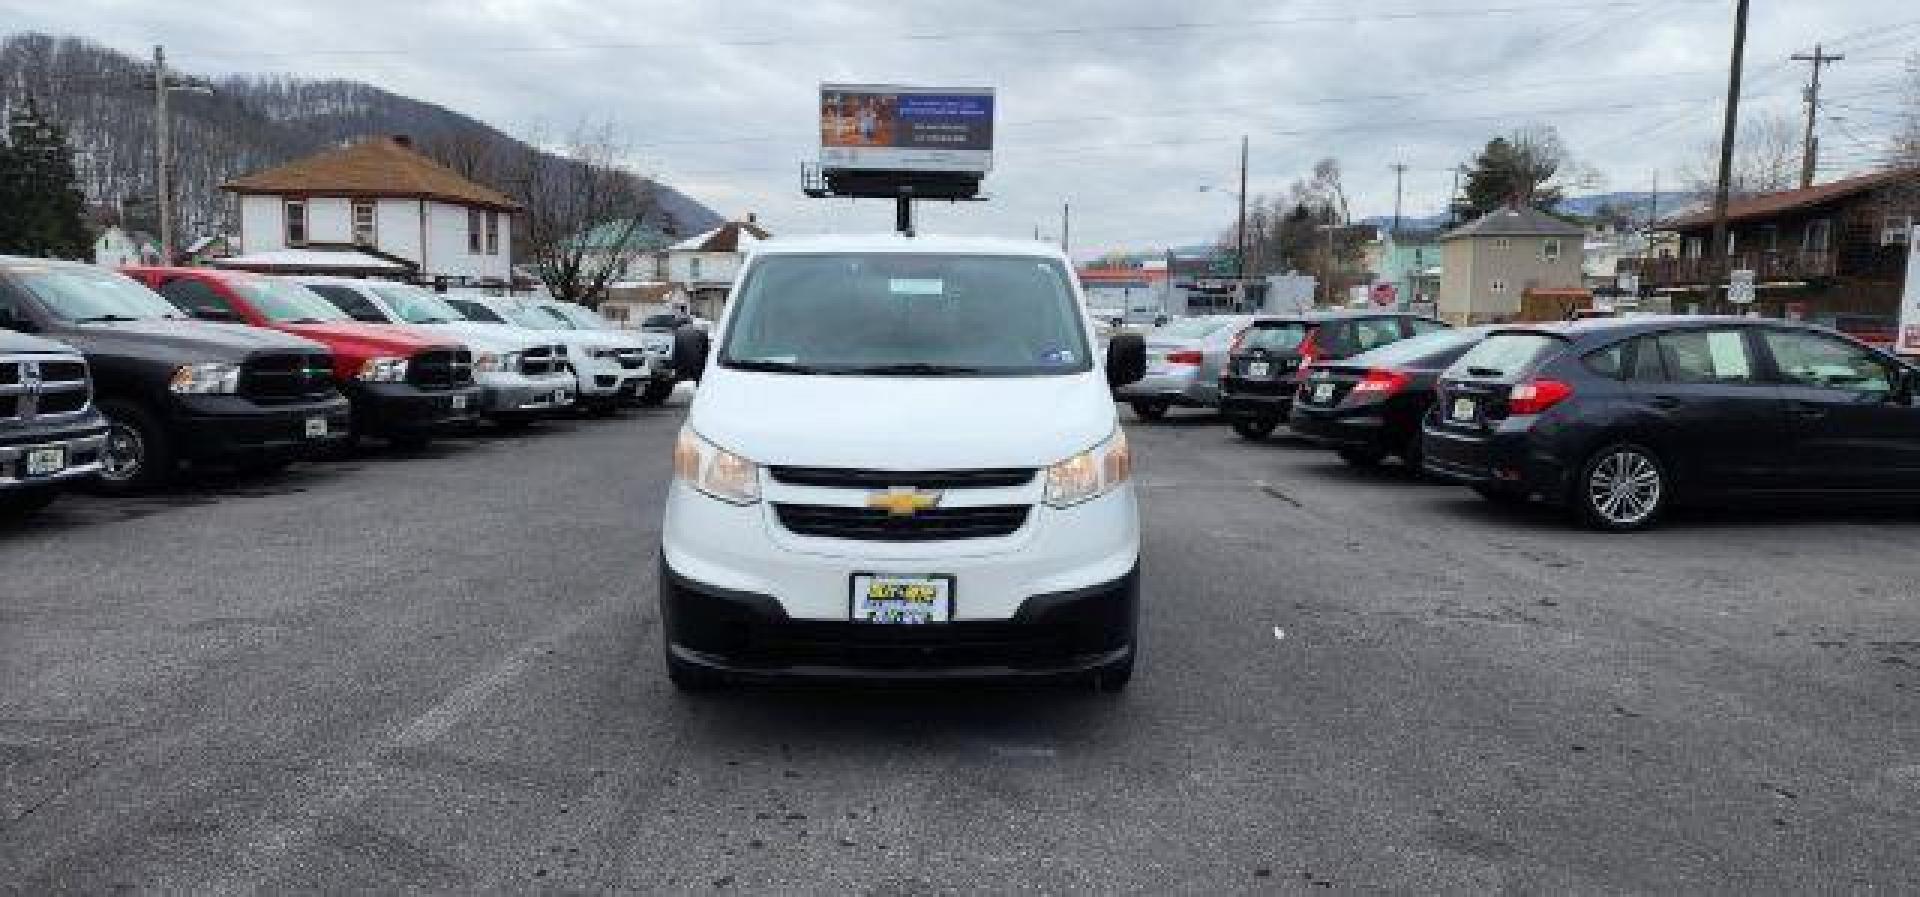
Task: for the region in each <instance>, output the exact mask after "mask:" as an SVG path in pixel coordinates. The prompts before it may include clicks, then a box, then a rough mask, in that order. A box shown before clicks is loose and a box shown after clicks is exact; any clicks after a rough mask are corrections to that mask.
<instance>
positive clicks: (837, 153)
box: [820, 84, 993, 174]
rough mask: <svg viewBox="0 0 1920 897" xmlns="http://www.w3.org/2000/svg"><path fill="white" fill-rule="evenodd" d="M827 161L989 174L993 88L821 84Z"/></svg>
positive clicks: (835, 165)
mask: <svg viewBox="0 0 1920 897" xmlns="http://www.w3.org/2000/svg"><path fill="white" fill-rule="evenodd" d="M820 167H821V168H824V169H863V170H869V171H962V172H976V173H982V174H984V173H986V172H987V171H988V170H989V169H991V168H992V167H993V88H990V87H897V86H893V85H884V84H822V85H820Z"/></svg>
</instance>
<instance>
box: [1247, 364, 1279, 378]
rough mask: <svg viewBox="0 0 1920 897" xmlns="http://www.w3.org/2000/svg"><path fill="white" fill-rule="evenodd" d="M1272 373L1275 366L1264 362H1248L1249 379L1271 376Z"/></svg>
mask: <svg viewBox="0 0 1920 897" xmlns="http://www.w3.org/2000/svg"><path fill="white" fill-rule="evenodd" d="M1272 371H1273V366H1272V365H1270V364H1268V363H1266V362H1264V361H1250V362H1247V376H1249V377H1265V376H1269V375H1270V374H1271V373H1272Z"/></svg>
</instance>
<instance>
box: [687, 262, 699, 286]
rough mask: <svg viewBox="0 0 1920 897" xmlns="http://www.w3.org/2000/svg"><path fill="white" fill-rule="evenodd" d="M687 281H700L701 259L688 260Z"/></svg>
mask: <svg viewBox="0 0 1920 897" xmlns="http://www.w3.org/2000/svg"><path fill="white" fill-rule="evenodd" d="M687 279H688V280H699V279H700V259H699V258H698V257H694V258H690V259H687Z"/></svg>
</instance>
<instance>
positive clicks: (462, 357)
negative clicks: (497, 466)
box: [122, 267, 480, 447]
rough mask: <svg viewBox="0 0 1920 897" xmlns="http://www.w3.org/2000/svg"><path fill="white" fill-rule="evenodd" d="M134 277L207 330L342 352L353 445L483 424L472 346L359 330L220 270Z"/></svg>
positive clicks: (269, 284) (401, 441) (289, 294)
mask: <svg viewBox="0 0 1920 897" xmlns="http://www.w3.org/2000/svg"><path fill="white" fill-rule="evenodd" d="M122 270H123V271H124V272H125V273H126V274H127V275H128V276H130V277H132V278H134V279H135V280H138V281H140V282H141V283H144V284H146V285H147V286H148V287H151V288H152V289H154V290H156V291H158V292H159V293H160V295H162V296H165V297H166V298H167V299H168V300H169V301H171V302H172V303H173V304H174V305H177V306H179V307H180V308H181V310H182V311H185V312H186V313H188V314H190V315H193V316H194V317H196V318H199V319H201V320H206V321H233V322H238V323H242V324H250V325H253V326H255V327H266V328H270V329H273V330H279V331H283V332H286V333H291V334H294V335H296V336H303V337H306V338H307V339H310V340H313V341H315V342H319V343H324V344H325V345H326V346H327V348H329V349H332V350H333V359H334V370H333V376H334V381H335V382H337V383H338V384H339V385H340V391H341V392H343V393H345V394H346V396H347V400H348V401H349V402H351V403H352V405H353V424H352V427H353V429H352V432H351V433H350V434H349V437H348V438H349V440H350V441H351V440H353V439H357V438H359V437H361V436H379V437H382V438H385V439H386V440H388V441H389V442H392V443H393V444H395V445H399V446H403V447H418V446H421V445H425V444H426V443H427V442H428V441H429V440H431V439H432V438H433V434H434V432H435V431H437V430H440V429H443V428H445V427H447V426H449V425H452V424H459V423H466V422H471V421H474V420H477V419H478V414H479V411H480V387H478V386H476V385H475V384H474V382H473V359H472V357H471V355H470V353H469V352H468V351H467V348H466V347H465V346H462V345H460V344H459V343H453V342H447V341H445V340H444V339H442V338H440V337H435V336H430V335H426V334H422V333H420V332H419V331H418V330H415V329H413V328H410V327H404V326H401V325H398V324H366V323H361V322H358V321H354V320H353V319H352V318H349V317H348V316H347V314H346V313H345V312H343V311H341V310H340V309H339V308H337V307H335V306H334V305H333V303H331V302H328V301H327V300H325V299H323V298H321V297H319V296H316V295H314V294H313V293H311V292H309V291H308V290H307V288H306V287H303V286H300V285H299V284H296V283H293V282H291V281H288V280H283V279H280V278H276V277H268V276H265V275H261V274H252V273H248V272H243V271H222V270H217V269H211V268H160V267H133V268H125V269H122Z"/></svg>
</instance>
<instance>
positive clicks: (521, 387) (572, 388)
mask: <svg viewBox="0 0 1920 897" xmlns="http://www.w3.org/2000/svg"><path fill="white" fill-rule="evenodd" d="M475 379H476V380H478V381H479V384H480V390H481V398H480V413H481V415H482V416H484V417H489V418H529V417H540V416H542V415H547V414H552V413H554V412H556V411H559V410H560V409H563V408H566V407H568V406H570V405H572V404H573V397H574V394H575V392H576V391H577V390H578V388H579V387H578V382H577V381H576V380H575V379H574V377H573V375H572V374H568V373H554V374H539V375H535V376H528V375H526V374H516V373H497V374H480V375H477V376H476V378H475Z"/></svg>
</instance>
